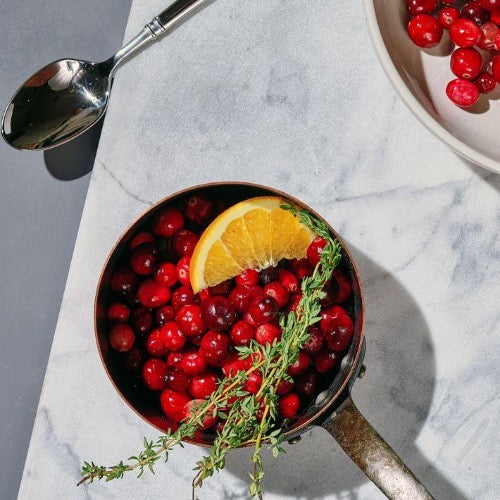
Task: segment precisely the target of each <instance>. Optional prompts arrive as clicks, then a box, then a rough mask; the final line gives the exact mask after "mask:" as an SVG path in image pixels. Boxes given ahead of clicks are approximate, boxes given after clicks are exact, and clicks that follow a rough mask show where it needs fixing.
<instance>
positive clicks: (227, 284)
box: [208, 279, 233, 296]
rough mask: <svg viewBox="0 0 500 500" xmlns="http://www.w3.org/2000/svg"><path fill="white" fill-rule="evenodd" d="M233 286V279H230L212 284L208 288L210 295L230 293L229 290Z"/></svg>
mask: <svg viewBox="0 0 500 500" xmlns="http://www.w3.org/2000/svg"><path fill="white" fill-rule="evenodd" d="M232 288H233V280H232V279H229V280H226V281H222V282H220V283H219V284H218V285H214V286H211V287H210V288H208V295H210V296H213V295H225V296H227V295H229V292H230V291H231V290H232Z"/></svg>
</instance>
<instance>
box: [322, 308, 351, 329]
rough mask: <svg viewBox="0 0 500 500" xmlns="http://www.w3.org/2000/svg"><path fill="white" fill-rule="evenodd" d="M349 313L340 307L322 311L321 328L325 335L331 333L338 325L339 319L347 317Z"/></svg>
mask: <svg viewBox="0 0 500 500" xmlns="http://www.w3.org/2000/svg"><path fill="white" fill-rule="evenodd" d="M347 315H348V314H347V311H346V310H345V309H344V308H343V307H340V306H332V307H328V308H327V309H323V310H322V311H321V320H320V322H319V327H320V329H321V331H322V332H323V333H327V332H330V331H331V330H332V329H333V328H334V327H335V326H336V325H337V321H338V318H340V317H341V316H347Z"/></svg>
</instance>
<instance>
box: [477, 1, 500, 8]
mask: <svg viewBox="0 0 500 500" xmlns="http://www.w3.org/2000/svg"><path fill="white" fill-rule="evenodd" d="M479 4H480V5H481V7H482V8H483V9H487V10H494V9H498V8H500V0H479Z"/></svg>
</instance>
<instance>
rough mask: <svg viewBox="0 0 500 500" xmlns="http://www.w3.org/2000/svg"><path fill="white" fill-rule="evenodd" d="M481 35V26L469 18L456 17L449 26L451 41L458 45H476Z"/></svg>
mask: <svg viewBox="0 0 500 500" xmlns="http://www.w3.org/2000/svg"><path fill="white" fill-rule="evenodd" d="M482 36H483V32H482V31H481V28H480V27H479V26H478V25H477V24H476V23H475V22H474V21H471V20H470V19H462V18H460V19H457V20H456V21H455V22H454V23H453V24H452V25H451V26H450V38H451V41H452V42H453V43H454V44H455V45H458V46H459V47H472V46H473V45H477V44H478V43H479V41H480V40H481V37H482Z"/></svg>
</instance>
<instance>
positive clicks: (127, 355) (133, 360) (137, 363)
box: [120, 347, 142, 372]
mask: <svg viewBox="0 0 500 500" xmlns="http://www.w3.org/2000/svg"><path fill="white" fill-rule="evenodd" d="M121 356H122V358H121V360H120V361H121V363H122V365H123V367H124V368H125V370H129V371H132V372H136V371H137V370H138V369H139V368H140V367H141V365H142V353H141V351H140V350H139V349H138V348H137V347H132V349H130V351H127V352H124V353H122V355H121Z"/></svg>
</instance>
